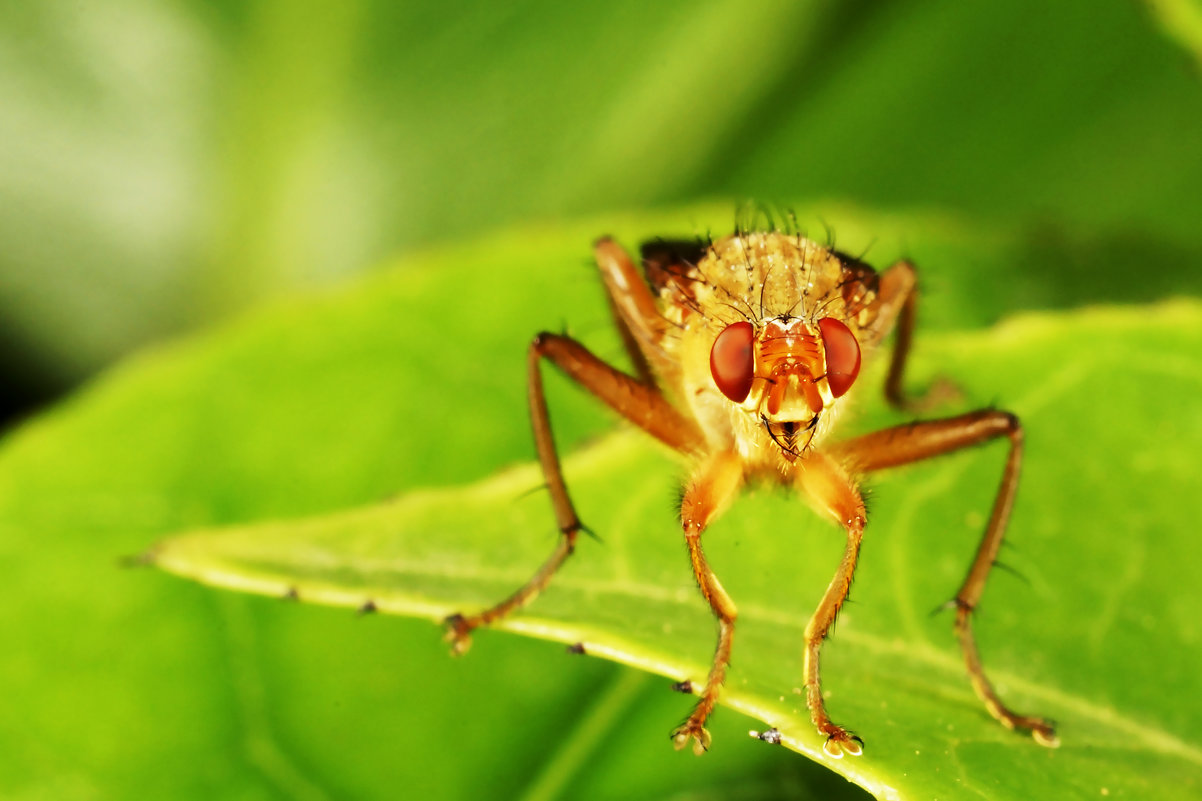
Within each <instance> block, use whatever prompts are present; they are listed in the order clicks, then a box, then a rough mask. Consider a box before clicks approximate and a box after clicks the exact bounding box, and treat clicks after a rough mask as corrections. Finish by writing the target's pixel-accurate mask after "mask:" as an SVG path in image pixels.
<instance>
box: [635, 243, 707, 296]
mask: <svg viewBox="0 0 1202 801" xmlns="http://www.w3.org/2000/svg"><path fill="white" fill-rule="evenodd" d="M708 248H709V243H707V242H703V241H701V240H698V239H688V240H687V239H655V240H652V241H651V242H644V243H643V246H642V247H641V248H639V252H640V254H641V255H642V257H643V272H644V274H645V275H646V276H647V283H648V284H650V285H651V288H652V289H653V290H655V292H656V293H659V292H660V291H661V290H663V289H664V288H666V287H671V288H673V289H676V290H678V291H684V292H685V294H690V295H691V294H692V293H691V292H689V291H688V290H689V284H690V283H692V281H693V280H694V276H695V271H696V269H697V262H699V261H701V258H702V256H704V255H705V251H706V250H707V249H708Z"/></svg>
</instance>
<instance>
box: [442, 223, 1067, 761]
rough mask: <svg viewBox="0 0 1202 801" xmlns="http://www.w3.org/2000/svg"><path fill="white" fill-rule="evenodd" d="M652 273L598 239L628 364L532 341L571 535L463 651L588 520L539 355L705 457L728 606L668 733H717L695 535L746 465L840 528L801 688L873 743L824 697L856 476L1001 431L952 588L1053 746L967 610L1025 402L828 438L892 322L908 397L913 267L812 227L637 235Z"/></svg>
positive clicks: (717, 662)
mask: <svg viewBox="0 0 1202 801" xmlns="http://www.w3.org/2000/svg"><path fill="white" fill-rule="evenodd" d="M642 257H643V258H642V260H643V267H644V273H645V276H643V275H640V274H639V272H638V270H637V268H636V266H635V263H634V261H633V260H632V259H631V258H630V256H629V255H628V254H627V253H626V252H625V251H624V250H623V249H622V248H621V247H619V246H618V245H617V244H616V243H615V242H613V241H612V240H610V239H602V240H600V241H599V242H598V243H597V245H596V258H597V266H598V268H599V269H600V272H601V276H602V279H603V280H604V283H605V288H606V290H607V292H608V296H609V300H610V304H611V306H612V309H613V312H614V319H615V322H616V324H617V328H618V331H619V333H620V334H621V337H622V340H623V342H624V343H625V345H626V350H627V351H628V353H629V355H630V357H631V360H632V363H633V365H634V370H633V373H634V374H633V375H631V374H627V373H625V372H623V371H621V370H619V369H617V368H615V367H612V366H610V365H609V364H606V363H605V362H604V361H602V360H601V359H599V358H597V357H596V356H594V355H593V354H592V353H590V352H589V351H588V350H587V349H586V348H585V347H584V346H583V345H581V344H580V343H579V342H577V341H576V340H574V339H572V338H570V337H567V336H563V335H559V334H552V333H545V332H544V333H541V334H539V335H538V336H536V337H535V338H534V341H533V343H532V344H531V345H530V349H529V353H528V360H527V368H528V381H529V400H530V416H531V420H532V422H533V428H534V441H535V445H536V448H537V451H538V458H539V462H540V463H541V465H542V470H543V473H544V475H545V477H546V481H547V487H548V489H549V490H550V494H551V500H552V504H553V506H554V510H555V517H556V520H557V522H558V524H559V529H560V531H561V532H562V537H561V538H560V540H559V543H558V545H557V547H556V549H555V551H554V553H552V555H551V557H550V558H549V559H548V560H547V561H546V563H544V564H543V566H542V567H541V568H540V569H539V570H538V571H537V572H536V573H535V574H534V575H533V576H532V577H531V579H530V580H529V581H528V582H527V583H526V584H524V585H523V586H522V587H520V588H519V589H518V590H517V591H516V592H515V593H514V594H513V595H511V596H509V597H508V598H506V599H505V600H503V601H501V602H500V603H499V604H497V605H495V606H493V607H490V608H488V609H485V610H484V611H481V612H478V613H476V614H473V615H462V614H457V615H452V616H451V617H450V618H448V619H447V628H448V638H449V639H450V640H451V641H452V642H453V644H454V649H455V651H456V652H457V653H462V652H463V651H465V650H466V649H467V648H468V646H469V645H470V642H471V632H472V630H473V629H475V628H477V627H479V626H482V625H486V624H488V623H491V622H493V621H495V620H497V619H499V618H502V617H504V616H506V615H508V614H510V613H511V612H513V611H514V610H516V609H518V608H520V607H522V606H523V605H525V604H526V603H528V602H529V601H530V600H532V599H533V598H534V597H535V596H536V595H537V594H538V593H539V592H540V591H541V590H542V589H543V588H544V587H545V586H546V585H547V582H548V581H550V579H551V577H552V575H553V574H554V573H555V571H556V570H557V569H558V568H559V566H560V565H561V564H563V562H564V560H565V559H566V558H567V557H568V556H569V555H570V554H571V553H572V551H573V548H574V546H575V542H576V539H577V537H578V536H579V534H580V532H581V531H582V530H583V527H582V524H581V522H580V518H579V517H577V515H576V511H575V509H574V508H573V505H572V501H571V498H570V496H569V494H568V489H567V487H566V485H565V484H564V480H563V474H562V471H561V470H560V465H559V457H558V455H557V453H556V449H555V443H554V440H553V438H552V434H551V422H550V418H549V415H548V412H547V405H546V401H545V399H544V395H543V383H542V375H541V371H540V367H541V363H542V360H543V359H547V360H550V361H551V363H552V364H554V365H555V366H556V367H558V368H559V369H560V370H562V371H563V372H564V373H565V374H567V375H568V376H569V377H570V378H572V379H573V380H574V381H576V382H577V383H579V384H580V385H581V386H582V387H583V388H584V389H585V390H587V391H588V392H589V393H591V394H592V395H594V396H595V397H597V398H598V399H599V400H600V401H601V402H603V403H604V404H606V405H607V406H609V407H610V408H611V409H613V410H614V411H616V412H618V413H619V414H620V415H622V416H623V417H625V418H626V419H627V420H629V421H630V422H631V423H633V424H634V425H636V426H638V427H639V428H641V429H643V430H644V431H646V432H647V433H648V434H650V435H652V436H653V437H655V438H657V439H659V440H660V441H661V442H664V443H665V444H667V445H668V446H670V447H672V448H674V449H676V450H678V451H680V452H682V453H684V454H686V455H688V456H689V457H691V458H692V459H693V461H694V467H693V470H692V474H691V476H690V478H689V479H688V482H687V484H686V486H685V491H684V494H683V500H682V502H681V506H680V519H681V522H682V525H683V528H684V537H685V542H686V544H687V546H688V552H689V557H690V561H691V562H692V567H693V574H694V576H695V577H696V579H697V584H698V586H699V587H700V589H701V594H702V595H703V596H704V597H705V599H706V601H707V602H709V605H710V608H711V609H712V610H713V613H714V616H715V617H716V618H717V621H718V643H717V647H716V649H715V651H714V659H713V664H712V666H711V668H710V671H709V675H708V677H707V678H706V682H705V686H704V688H703V689H702V691H701V693H700V697H699V699H698V701H697V704H696V706H695V707H694V709H693V712H692V714H691V715H689V718H688V720H686V721H685V722H684V724H683V725H681V726H680V727H679V728H677V729H676V730H675V731H674V732H673V735H672V736H673V740H674V742H675V744H676V747H677V748H684V747H685V746H686V745H687V744H688V743H689V742H690V740H692V741H693V748H694V750H695V751H696V752H697V753H701V752H703V751H705V750H706V749H707V748H709V745H710V735H709V733H708V732H707V731H706V729H705V721H706V718H707V717H708V716H709V714H710V713H711V712H712V711H713V708H714V705H715V704H716V703H717V700H718V695H719V692H720V690H721V687H722V684H723V681H724V680H725V678H726V671H727V666H728V664H729V661H730V654H731V644H732V637H733V635H734V628H735V619H736V609H735V604H734V602H733V601H732V600H731V598H730V596H729V595H727V593H726V591H725V590H724V589H723V588H722V584H721V583H720V582H719V581H718V578H717V576H715V575H714V573H713V571H712V570H711V569H710V566H709V564H708V562H707V561H706V558H705V553H704V551H703V549H702V546H701V536H702V533H703V532H704V531H705V529H706V527H707V526H708V525H709V524H710V523H711V522H712V521H713V520H714V519H715V518H716V517H717V516H718V514H720V513H721V512H722V510H723V509H724V508H725V507H726V506H727V504H728V503H729V501H730V500H731V499H732V497H733V496H734V495H735V493H736V492H737V491H738V490H739V488H740V487H741V486H742V485H743V484H744V483H745V482H747V481H748V480H768V481H773V482H779V483H781V484H785V485H788V486H791V487H794V488H796V489H797V491H799V492H800V493H802V494H803V495H804V496H806V497H807V498H808V499H809V500H810V501H811V503H812V505H813V506H814V507H815V508H817V509H818V510H820V511H821V512H822V513H824V514H825V515H826V516H828V517H829V518H831V519H833V520H834V521H835V522H837V523H838V524H839V525H840V526H842V527H843V529H844V530H845V532H846V535H847V545H846V550H845V552H844V555H843V559H842V561H841V562H840V564H839V566H838V568H837V569H836V571H835V575H834V578H833V579H832V580H831V583H830V585H829V586H828V587H827V589H826V592H825V593H824V595H823V597H822V600H821V601H820V602H819V604H818V608H817V609H816V610H815V611H814V614H813V616H812V617H811V618H810V621H809V624H808V625H807V626H806V630H805V663H804V668H803V670H804V674H805V694H806V703H807V705H808V707H809V710H810V714H811V717H812V719H813V722H814V725H815V726H816V727H817V729H818V731H819V733H820V734H821V735H822V736H824V737H825V738H826V741H825V745H824V749H825V751H826V752H827V754H829V755H831V756H834V757H840V756H842V755H843V754H852V755H857V754H860V753H861V751H862V746H863V741H862V740H861V739H860V738H859V737H857V736H856V735H854V734H852V733H851V732H849V731H848V730H847V729H845V728H843V727H842V726H839V725H837V724H835V723H834V721H832V720H831V718H830V716H829V715H828V714H827V711H826V705H825V703H824V701H823V697H822V680H821V673H820V657H821V649H822V643H823V641H824V640H825V639H826V636H827V634H828V632H829V631H830V629H831V626H832V625H833V624H834V622H835V618H836V616H837V615H838V614H839V609H840V607H842V605H843V602H844V601H845V600H846V598H847V594H848V589H849V588H850V586H851V580H852V575H853V573H854V571H855V567H856V560H857V557H858V555H859V551H860V542H861V539H862V537H863V533H864V526H865V523H866V516H865V510H864V501H863V499H862V497H861V493H860V489H859V484H858V478H859V477H860V476H862V475H864V474H866V473H870V472H872V471H874V470H880V469H883V468H888V467H895V466H897V465H903V464H908V463H911V462H917V461H920V460H923V459H927V458H930V457H933V456H937V455H939V454H945V453H949V452H952V451H956V450H959V449H961V448H967V447H970V446H973V445H978V444H980V443H984V442H987V441H990V440H993V439H998V438H1004V439H1006V440H1007V441H1008V442H1009V456H1008V458H1007V460H1006V465H1005V468H1004V469H1003V472H1002V478H1001V483H1000V486H999V487H998V492H997V497H996V500H995V501H994V506H993V511H992V514H991V515H990V517H989V522H988V524H987V525H986V527H985V533H984V536H983V537H982V539H981V543H980V545H979V546H978V548H977V552H976V555H975V557H974V558H973V560H972V563H971V565H970V566H969V569H968V572H967V574H966V576H965V578H964V582H963V584H962V585H961V586H960V589H959V591H958V592H957V593H956V595H955V598H954V599H953V601H952V602H951V606H953V607H954V609H955V630H956V634H957V636H958V638H959V640H960V646H961V648H962V650H963V653H964V659H965V662H966V664H967V666H968V672H969V675H970V677H971V680H972V684H973V687H974V688H975V690H976V692H977V694H978V695H979V696H980V697H981V699H982V700H983V701H984V703H985V706H986V708H987V709H988V710H989V712H990V713H991V714H992V715H993V716H994V717H995V718H997V719H998V720H999V721H1000V722H1001V723H1002V724H1003V725H1005V726H1006V727H1007V728H1010V729H1018V730H1021V731H1026V732H1029V733H1030V734H1031V735H1032V736H1033V737H1034V739H1035V740H1036V741H1037V742H1039V743H1041V744H1043V745H1048V746H1054V745H1056V744H1057V739H1056V735H1055V731H1054V729H1053V726H1052V724H1051V723H1050V722H1049V721H1047V720H1044V719H1042V718H1039V717H1033V716H1029V715H1022V714H1018V713H1017V712H1014V711H1013V710H1011V709H1010V708H1009V707H1007V706H1006V704H1004V703H1003V702H1002V700H1001V699H1000V698H999V697H998V695H997V693H996V692H995V691H994V688H993V685H992V684H991V683H990V681H989V679H988V678H987V677H986V675H985V672H984V669H983V667H982V665H981V660H980V657H979V655H978V652H977V647H976V643H975V641H974V639H973V631H972V613H973V610H974V609H975V607H976V605H977V602H978V601H979V599H980V597H981V593H982V591H983V590H984V587H985V580H986V578H987V577H988V575H989V571H990V569H991V568H992V566H993V564H994V561H995V558H996V556H997V552H998V549H999V547H1000V546H1001V543H1002V538H1003V535H1004V532H1005V529H1006V522H1007V519H1008V518H1009V516H1010V509H1011V506H1012V503H1013V501H1014V496H1015V491H1016V490H1017V488H1018V478H1019V467H1020V464H1021V461H1022V444H1023V435H1022V428H1021V426H1020V425H1019V421H1018V418H1016V417H1015V416H1014V415H1013V414H1010V413H1008V412H1005V411H999V410H995V409H982V410H978V411H974V412H969V413H967V414H961V415H957V416H954V417H948V418H943V419H937V420H928V421H923V422H916V423H908V424H906V425H902V426H897V427H893V428H887V429H884V430H881V431H877V432H875V433H871V434H866V435H863V436H859V437H856V438H854V439H849V440H843V441H835V442H832V441H830V434H831V432H832V430H833V429H834V428H835V427H836V424H837V422H838V418H839V411H840V407H841V406H842V405H843V404H844V403H845V401H846V399H847V398H848V396H849V395H850V394H851V393H852V392H853V390H854V389H855V387H856V378H857V376H858V374H859V372H860V364H861V360H862V358H864V357H868V356H871V355H872V354H873V352H874V351H875V350H876V349H877V346H878V345H879V344H880V343H881V341H882V340H883V339H884V338H885V337H886V335H888V334H889V332H890V331H892V330H893V329H895V328H896V330H897V336H896V339H895V343H894V345H893V349H892V358H891V361H890V366H889V372H888V377H887V379H886V381H885V395H886V398H887V399H888V400H889V401H890V403H892V404H893V405H895V406H898V407H905V406H907V403H906V401H905V399H904V398H903V395H902V392H901V386H902V374H903V371H904V368H905V363H906V355H907V352H908V351H909V347H910V339H911V334H912V332H913V328H914V312H915V301H916V297H917V290H916V283H915V272H914V267H913V266H912V265H911V264H910V263H908V262H899V263H897V264H894V265H893V266H892V267H890V268H889V269H887V270H885V271H884V272H882V273H880V274H878V273H877V272H876V271H875V270H873V268H871V267H869V266H868V265H867V264H865V263H863V262H862V261H860V260H859V259H856V258H851V257H849V256H847V255H845V254H843V253H840V252H838V251H836V250H834V249H833V248H829V247H826V246H823V245H820V244H818V243H816V242H814V241H811V240H809V239H807V238H805V237H803V236H800V235H794V234H787V233H781V232H777V231H767V232H739V233H736V234H734V235H732V236H729V237H726V238H724V239H721V240H719V241H716V242H693V243H684V242H664V241H658V242H653V243H649V244H647V245H645V246H644V247H643V249H642Z"/></svg>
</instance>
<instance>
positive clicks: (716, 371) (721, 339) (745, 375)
mask: <svg viewBox="0 0 1202 801" xmlns="http://www.w3.org/2000/svg"><path fill="white" fill-rule="evenodd" d="M754 341H755V329H754V328H752V326H751V323H748V322H742V323H732V324H731V325H728V326H726V328H724V329H722V333H721V334H718V338H717V339H715V340H714V347H713V349H712V350H711V351H710V375H712V376H713V377H714V383H715V384H717V385H718V389H720V390H722V394H723V395H725V396H726V397H728V398H730V399H731V400H732V401H734V402H735V403H742V402H743V401H744V400H746V399H747V394H748V393H749V392H751V379H752V378H753V377H754V373H755V357H754V356H753V355H752V352H751V344H752V343H753V342H754Z"/></svg>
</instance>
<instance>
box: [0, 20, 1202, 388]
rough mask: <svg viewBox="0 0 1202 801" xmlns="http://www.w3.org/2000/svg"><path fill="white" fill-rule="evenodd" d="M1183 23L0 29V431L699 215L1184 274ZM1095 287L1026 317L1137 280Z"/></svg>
mask: <svg viewBox="0 0 1202 801" xmlns="http://www.w3.org/2000/svg"><path fill="white" fill-rule="evenodd" d="M1198 8H1199V7H1198V5H1197V4H1196V3H1192V2H1190V1H1189V0H1179V2H1157V3H1137V2H1131V1H1130V0H1105V1H1104V2H1089V1H1087V0H1078V2H1062V3H1055V4H1047V3H1041V2H1034V1H1030V2H1009V3H1004V4H991V5H989V6H988V7H986V6H985V5H984V4H961V3H951V2H934V1H930V2H921V1H919V2H895V3H883V2H869V1H867V0H851V2H829V1H823V0H818V1H816V2H777V3H772V2H758V3H736V2H723V1H722V0H717V1H713V2H659V3H646V2H613V3H604V4H590V5H584V4H563V3H553V2H514V3H504V4H493V3H463V4H454V5H452V6H447V5H445V4H441V3H429V2H407V3H389V2H363V1H362V0H359V1H358V2H356V1H354V0H352V1H351V2H340V3H322V2H306V1H305V0H289V1H287V2H285V1H284V0H277V1H276V2H271V1H270V0H267V1H265V2H254V3H243V2H204V3H200V2H162V1H161V0H145V1H140V0H114V2H107V3H104V4H99V5H93V4H78V3H71V2H61V1H60V0H48V1H47V2H38V3H33V2H23V3H22V2H17V3H7V4H4V5H3V6H0V142H3V147H0V343H2V347H0V369H2V370H3V379H4V380H3V383H4V387H5V394H6V395H8V396H9V397H8V398H7V399H6V403H7V405H8V406H9V407H10V408H11V407H12V406H14V405H21V402H22V401H21V400H20V399H21V398H24V399H26V401H28V402H33V401H36V400H38V399H42V398H46V397H50V396H52V395H53V394H56V393H58V392H61V391H63V390H64V389H66V388H67V387H69V386H71V385H72V384H74V383H76V382H78V381H79V380H81V379H82V378H84V377H86V376H87V375H89V374H91V373H93V372H94V371H96V370H97V369H99V368H100V367H102V366H103V365H104V364H106V363H109V362H110V361H112V360H113V359H115V358H117V357H119V356H120V354H122V353H124V352H127V351H129V350H131V349H133V348H136V347H138V346H139V345H141V344H144V343H146V342H149V341H152V340H154V339H157V338H161V337H164V336H168V335H171V334H174V333H176V332H179V331H181V330H185V329H188V328H192V327H195V326H198V325H202V324H204V323H206V322H208V321H211V320H213V319H215V318H220V317H222V316H224V315H227V314H228V313H230V312H231V311H233V310H236V309H240V308H243V307H246V306H249V305H251V304H254V303H256V302H258V301H259V300H261V299H263V298H264V297H267V296H270V295H274V294H278V293H282V292H288V291H292V290H295V289H297V288H308V287H314V286H323V285H326V284H329V283H332V282H336V281H339V280H342V279H344V278H345V277H347V276H349V275H351V274H353V273H355V272H358V271H362V270H367V269H371V268H372V267H373V266H375V265H378V264H380V263H381V262H382V261H383V260H384V259H385V258H386V257H390V256H394V255H396V254H398V253H400V252H403V251H406V250H410V249H413V248H415V247H420V246H422V245H426V244H429V243H434V242H440V241H452V240H458V239H461V238H463V237H465V236H471V235H473V234H475V233H476V232H478V231H480V230H481V229H489V228H493V227H496V226H503V225H505V224H506V223H510V222H513V221H531V220H538V221H544V222H549V223H550V222H554V221H555V220H557V219H560V218H564V217H572V216H577V215H581V214H588V213H594V212H598V211H603V210H608V209H633V208H639V207H645V206H649V205H665V204H674V203H678V202H682V201H687V200H691V199H695V198H698V197H705V198H719V199H721V198H729V199H732V201H733V200H742V199H745V198H754V199H756V200H784V201H787V202H804V201H807V200H813V199H824V198H837V199H840V200H844V201H854V202H858V203H861V204H865V205H868V206H872V207H880V208H885V209H889V210H902V209H913V208H923V207H937V208H939V209H941V210H944V211H951V212H955V213H963V214H966V215H971V216H972V217H973V218H975V219H977V220H989V221H1002V222H1004V223H1019V224H1022V225H1026V226H1030V227H1031V231H1032V237H1033V238H1035V239H1037V240H1039V241H1041V242H1043V243H1045V244H1046V245H1047V246H1048V247H1063V248H1064V249H1065V250H1066V257H1068V258H1070V259H1081V260H1088V259H1089V258H1090V256H1091V249H1092V250H1093V251H1098V252H1105V251H1108V250H1109V249H1111V248H1113V247H1119V248H1123V249H1125V251H1126V252H1127V253H1147V252H1148V251H1149V250H1150V251H1151V255H1152V257H1153V258H1164V259H1167V260H1171V261H1173V262H1177V263H1179V262H1181V261H1183V260H1184V261H1188V262H1190V263H1192V264H1194V265H1196V264H1198V255H1199V237H1200V234H1199V228H1200V227H1202V226H1200V225H1199V220H1202V215H1200V213H1199V212H1200V206H1202V191H1199V187H1200V186H1202V145H1200V144H1199V141H1200V135H1202V134H1200V131H1202V96H1200V93H1199V86H1198V68H1199V63H1200V62H1199V57H1198V55H1197V52H1196V51H1195V52H1194V53H1191V52H1190V50H1189V49H1188V47H1183V46H1182V43H1183V42H1184V43H1186V44H1188V43H1189V42H1190V41H1191V36H1192V37H1193V40H1192V41H1193V43H1194V44H1195V45H1198V42H1199V41H1200V40H1202V36H1200V34H1199V31H1200V30H1202V22H1199V17H1202V12H1200V11H1199V10H1198ZM1097 272H1099V271H1093V272H1092V273H1091V272H1089V271H1082V270H1076V271H1073V270H1068V271H1067V273H1066V274H1067V275H1068V276H1069V278H1070V279H1071V280H1069V281H1067V282H1066V283H1067V285H1065V286H1058V287H1054V289H1053V290H1049V291H1050V292H1051V291H1055V292H1056V293H1057V296H1056V298H1055V300H1057V301H1062V302H1072V301H1073V300H1074V299H1075V298H1076V297H1084V298H1087V299H1091V298H1093V297H1097V296H1102V297H1121V296H1122V294H1123V292H1124V291H1125V290H1124V286H1121V285H1119V284H1117V283H1112V282H1114V281H1118V282H1121V284H1128V283H1131V282H1133V279H1134V278H1136V276H1133V275H1132V274H1130V273H1129V272H1127V273H1124V274H1122V275H1120V276H1110V275H1105V274H1103V275H1098V274H1096V273H1097ZM1100 272H1102V273H1105V272H1106V271H1100ZM1168 274H1169V275H1170V276H1174V275H1175V271H1171V270H1170V271H1168ZM1138 279H1139V281H1138V283H1140V284H1146V283H1148V282H1150V283H1151V285H1152V287H1151V289H1149V288H1148V287H1146V286H1145V287H1134V288H1133V291H1136V292H1141V291H1143V292H1148V293H1154V292H1158V291H1171V290H1172V289H1173V287H1171V286H1164V285H1163V284H1164V283H1165V280H1168V279H1161V278H1160V277H1159V276H1158V275H1157V271H1155V270H1149V271H1141V273H1140V274H1139V275H1138ZM1056 281H1057V279H1056V277H1051V278H1050V279H1049V284H1052V285H1054V284H1055V283H1056ZM1095 282H1098V283H1100V284H1102V287H1101V288H1099V287H1098V286H1095ZM1195 286H1196V285H1195ZM1191 288H1192V287H1191Z"/></svg>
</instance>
